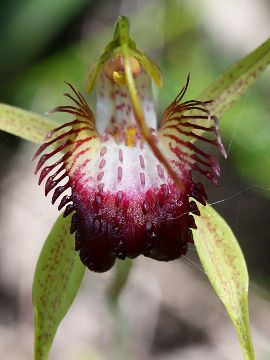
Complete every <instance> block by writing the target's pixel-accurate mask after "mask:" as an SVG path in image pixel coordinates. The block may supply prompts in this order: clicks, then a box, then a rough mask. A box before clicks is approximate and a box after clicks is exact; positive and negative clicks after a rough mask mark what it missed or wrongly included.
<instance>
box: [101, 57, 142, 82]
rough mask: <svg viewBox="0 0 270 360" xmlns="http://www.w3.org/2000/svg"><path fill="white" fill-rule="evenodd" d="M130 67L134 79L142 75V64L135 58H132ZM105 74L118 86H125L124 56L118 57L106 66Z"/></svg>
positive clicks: (109, 61)
mask: <svg viewBox="0 0 270 360" xmlns="http://www.w3.org/2000/svg"><path fill="white" fill-rule="evenodd" d="M130 67H131V71H132V75H133V77H134V78H135V77H137V76H138V75H139V74H140V70H141V69H140V64H139V62H138V60H137V59H135V57H134V56H131V57H130ZM104 73H105V75H106V77H107V78H109V79H111V80H113V81H115V82H116V83H117V84H118V85H125V84H126V79H125V74H124V73H125V69H124V58H123V56H122V55H116V56H114V57H113V58H111V59H110V60H108V61H107V62H106V63H105V64H104Z"/></svg>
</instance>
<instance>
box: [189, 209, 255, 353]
mask: <svg viewBox="0 0 270 360" xmlns="http://www.w3.org/2000/svg"><path fill="white" fill-rule="evenodd" d="M197 206H198V208H199V210H200V212H201V216H196V224H197V227H198V229H197V230H194V231H193V235H194V242H195V246H196V249H197V252H198V255H199V257H200V260H201V262H202V265H203V267H204V269H205V271H206V274H207V276H208V278H209V280H210V282H211V284H212V286H213V288H214V289H215V291H216V293H217V295H218V296H219V298H220V300H221V301H222V302H223V304H224V305H225V307H226V309H227V311H228V314H229V316H230V318H231V320H232V321H233V323H234V326H235V328H236V331H237V334H238V338H239V341H240V345H241V348H242V352H243V356H244V359H245V360H253V359H255V356H254V351H253V345H252V340H251V334H250V324H249V314H248V272H247V267H246V263H245V259H244V256H243V254H242V251H241V249H240V247H239V245H238V242H237V240H236V238H235V236H234V234H233V232H232V231H231V229H230V227H229V226H228V225H227V224H226V222H225V221H224V220H223V219H222V217H221V216H220V215H219V214H218V213H217V212H216V211H215V210H214V209H213V208H212V207H211V206H209V205H208V206H206V207H204V206H202V205H200V204H199V203H197Z"/></svg>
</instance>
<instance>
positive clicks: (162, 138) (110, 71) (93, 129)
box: [34, 17, 226, 272]
mask: <svg viewBox="0 0 270 360" xmlns="http://www.w3.org/2000/svg"><path fill="white" fill-rule="evenodd" d="M128 30H129V29H128V21H127V19H126V18H125V17H122V18H120V19H119V20H118V23H117V26H116V30H115V33H114V38H113V40H112V41H111V42H110V43H109V44H108V45H107V46H106V48H105V51H104V53H103V54H102V55H101V56H100V57H99V59H98V60H97V62H96V63H95V64H94V66H93V67H92V69H91V71H90V74H89V77H88V90H89V91H92V89H93V88H94V87H95V90H96V109H95V114H94V112H93V111H92V110H91V109H90V108H89V106H88V104H87V102H86V100H85V98H84V97H83V96H82V95H81V93H80V92H78V91H77V90H75V88H74V87H73V86H72V85H71V84H68V86H69V88H70V93H67V94H65V96H66V97H68V98H69V99H70V100H71V101H72V102H73V104H72V105H66V106H59V107H57V108H55V109H54V110H52V112H64V113H68V114H71V115H72V116H74V117H75V119H73V120H71V121H69V122H67V123H65V124H63V125H61V126H59V127H58V128H56V129H54V130H53V131H51V132H50V133H49V134H48V135H47V137H46V141H45V143H44V144H42V145H41V146H40V148H39V149H38V150H37V152H36V154H35V156H34V158H37V157H40V158H39V162H38V164H37V167H36V173H37V172H39V171H41V172H40V176H39V184H40V183H42V182H43V180H45V178H46V184H45V194H46V195H47V194H48V193H49V192H51V191H53V195H52V203H55V201H56V200H57V199H58V198H59V197H60V198H61V201H60V204H59V206H58V209H59V210H61V209H62V208H65V211H64V216H68V215H70V214H71V213H73V215H72V217H71V226H70V231H71V233H73V232H75V249H76V250H77V251H79V252H80V258H81V261H82V262H83V263H84V264H85V265H86V266H87V267H88V268H89V269H90V270H92V271H96V272H104V271H107V270H109V269H110V268H111V267H112V266H113V265H114V262H115V260H116V258H119V259H125V257H129V258H135V257H137V256H139V255H141V254H143V255H144V256H147V257H150V258H153V259H156V260H161V261H170V260H173V259H176V258H178V257H180V256H181V255H184V254H186V252H187V244H188V243H192V242H193V236H192V230H191V229H194V228H196V224H195V221H194V218H193V214H197V215H198V214H199V211H198V208H197V205H196V203H195V201H194V199H195V200H197V201H198V202H200V203H201V204H203V205H205V200H206V198H207V196H206V193H205V190H204V186H203V185H202V183H200V182H195V181H194V180H193V178H192V172H193V171H197V172H199V173H201V174H202V175H203V176H205V177H206V178H208V179H209V180H211V181H212V182H213V183H214V184H217V178H218V177H219V176H220V169H219V166H218V163H217V161H216V159H215V158H214V157H213V156H212V155H209V154H208V153H206V152H205V151H204V150H203V148H202V147H200V146H198V145H197V144H196V145H195V144H194V142H195V141H196V142H198V144H199V143H200V144H204V143H209V144H212V145H214V146H216V147H217V148H218V149H219V150H220V151H221V153H222V154H223V156H226V153H225V150H224V148H223V145H222V143H221V140H220V136H219V131H218V120H217V118H216V116H215V115H214V114H210V112H209V111H208V110H207V105H208V104H209V103H210V101H198V100H189V101H183V98H184V95H185V93H186V91H187V88H188V84H189V76H188V78H187V81H186V84H185V85H184V86H183V88H182V89H181V91H180V93H179V94H178V95H177V97H176V98H175V100H174V101H173V102H172V103H171V104H170V105H169V106H168V107H167V108H166V109H165V111H164V112H163V115H162V117H161V119H160V122H159V123H160V125H159V126H158V119H157V114H156V111H155V105H154V101H153V98H152V93H151V80H152V79H153V80H154V81H155V83H156V84H157V85H158V86H161V85H162V78H161V74H160V71H159V69H158V67H157V66H156V65H155V64H154V62H153V61H152V60H151V59H150V58H149V57H148V56H146V55H145V54H143V53H141V52H140V51H139V50H138V49H137V48H136V45H135V43H134V42H133V41H132V40H131V39H130V37H129V33H128ZM203 133H205V134H206V135H204V134H203ZM48 148H51V150H49V152H45V151H46V150H47V149H48ZM57 154H61V155H60V157H58V158H57V159H56V160H55V156H57ZM40 155H41V156H40ZM50 161H51V162H50ZM64 179H67V180H66V182H65V183H63V181H64ZM68 189H70V190H71V194H66V190H68Z"/></svg>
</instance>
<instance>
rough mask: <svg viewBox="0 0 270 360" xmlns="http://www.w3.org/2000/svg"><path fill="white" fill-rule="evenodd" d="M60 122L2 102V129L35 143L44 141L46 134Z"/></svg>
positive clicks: (0, 117)
mask: <svg viewBox="0 0 270 360" xmlns="http://www.w3.org/2000/svg"><path fill="white" fill-rule="evenodd" d="M58 125H59V124H58V123H57V122H56V121H53V120H51V119H49V118H46V117H45V116H41V115H38V114H34V113H32V112H30V111H26V110H23V109H19V108H17V107H15V106H11V105H6V104H0V130H3V131H6V132H8V133H10V134H12V135H16V136H19V137H21V138H22V139H24V140H28V141H32V142H34V143H42V142H43V141H44V139H45V136H46V135H47V134H48V133H49V132H50V131H51V130H52V129H54V128H56V127H57V126H58Z"/></svg>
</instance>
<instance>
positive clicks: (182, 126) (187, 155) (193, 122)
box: [157, 76, 226, 202]
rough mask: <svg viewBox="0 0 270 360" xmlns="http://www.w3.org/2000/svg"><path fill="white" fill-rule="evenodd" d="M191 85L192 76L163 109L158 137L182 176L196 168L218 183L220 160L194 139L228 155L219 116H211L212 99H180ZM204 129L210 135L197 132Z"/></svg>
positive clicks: (174, 168) (172, 163)
mask: <svg viewBox="0 0 270 360" xmlns="http://www.w3.org/2000/svg"><path fill="white" fill-rule="evenodd" d="M188 84H189V76H188V78H187V82H186V84H185V86H184V87H183V88H182V89H181V91H180V93H179V94H178V95H177V97H176V98H175V100H174V101H173V102H172V103H171V104H170V105H169V106H168V107H167V109H166V110H165V111H164V113H163V117H162V121H161V127H160V129H159V131H158V136H157V137H158V139H159V141H160V144H161V149H162V151H163V152H164V154H165V155H166V157H167V158H168V159H169V161H170V164H171V166H172V168H173V170H174V171H175V172H176V173H177V174H178V176H179V177H180V178H185V177H186V176H188V174H189V173H190V172H191V171H193V170H195V171H198V172H200V173H201V174H203V175H204V176H206V177H207V178H208V179H209V180H211V181H212V182H213V183H214V184H217V178H218V177H219V176H220V168H219V165H218V162H217V160H216V159H215V158H214V157H213V156H212V155H209V154H208V153H206V152H205V151H204V150H203V149H201V148H200V147H198V146H197V144H196V145H195V144H193V142H194V141H195V140H196V141H197V142H198V143H201V144H202V143H208V144H212V145H214V146H216V147H217V148H218V149H219V150H220V152H221V153H222V155H223V156H224V157H226V152H225V149H224V147H223V145H222V142H221V139H220V136H219V130H218V119H217V117H216V116H214V115H211V114H210V112H209V111H208V110H207V108H206V106H207V105H208V104H209V103H210V102H211V101H204V102H203V101H197V100H189V101H186V102H181V101H182V99H183V97H184V95H185V93H186V90H187V88H188ZM202 121H203V125H202ZM198 122H200V124H198ZM201 130H204V132H206V133H207V135H208V136H201V135H199V134H197V131H201ZM200 186H201V185H200ZM194 195H195V194H194ZM195 198H197V200H199V201H201V200H202V199H199V198H198V197H196V196H195ZM201 202H202V201H201Z"/></svg>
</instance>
